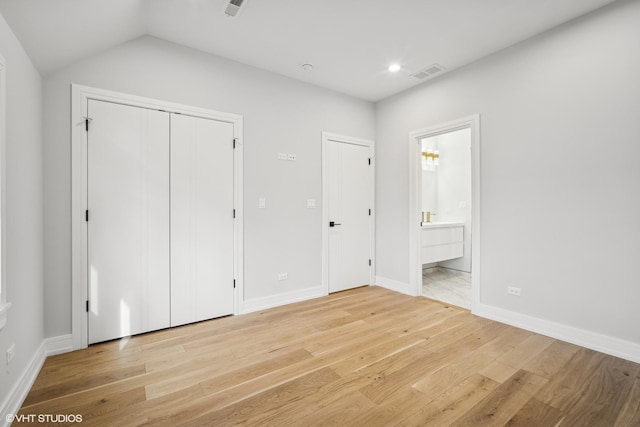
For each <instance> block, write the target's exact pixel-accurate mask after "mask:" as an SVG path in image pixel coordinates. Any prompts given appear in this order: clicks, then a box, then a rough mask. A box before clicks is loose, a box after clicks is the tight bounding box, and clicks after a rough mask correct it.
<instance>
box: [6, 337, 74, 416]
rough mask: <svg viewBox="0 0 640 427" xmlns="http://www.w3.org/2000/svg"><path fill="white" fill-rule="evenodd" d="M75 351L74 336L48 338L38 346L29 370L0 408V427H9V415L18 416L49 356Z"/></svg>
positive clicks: (23, 374) (21, 377) (26, 370)
mask: <svg viewBox="0 0 640 427" xmlns="http://www.w3.org/2000/svg"><path fill="white" fill-rule="evenodd" d="M72 350H73V343H72V336H71V335H61V336H59V337H52V338H46V339H44V340H43V341H42V342H41V343H40V346H38V349H37V350H36V352H35V354H34V355H33V357H32V358H31V362H29V365H28V366H27V369H25V371H24V372H23V373H22V375H21V376H20V379H19V380H18V382H17V383H16V385H15V386H14V387H13V389H11V392H9V395H8V396H7V397H6V399H5V401H4V402H2V406H0V417H1V418H0V426H1V427H4V426H8V425H9V423H8V422H7V415H9V414H14V415H15V414H17V413H18V411H19V410H20V407H21V406H22V403H23V402H24V399H25V398H26V397H27V394H29V390H31V386H32V385H33V383H34V382H35V380H36V378H37V377H38V374H39V373H40V369H41V368H42V365H43V364H44V361H45V359H46V358H47V357H48V356H53V355H54V354H60V353H66V352H69V351H72Z"/></svg>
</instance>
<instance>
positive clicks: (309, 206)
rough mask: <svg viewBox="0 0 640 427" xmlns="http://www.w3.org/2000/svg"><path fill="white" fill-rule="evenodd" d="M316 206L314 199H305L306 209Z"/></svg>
mask: <svg viewBox="0 0 640 427" xmlns="http://www.w3.org/2000/svg"><path fill="white" fill-rule="evenodd" d="M315 208H316V199H307V209H315Z"/></svg>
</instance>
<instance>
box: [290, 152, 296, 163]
mask: <svg viewBox="0 0 640 427" xmlns="http://www.w3.org/2000/svg"><path fill="white" fill-rule="evenodd" d="M296 158H297V156H296V155H295V154H289V157H288V160H289V161H291V162H295V161H296Z"/></svg>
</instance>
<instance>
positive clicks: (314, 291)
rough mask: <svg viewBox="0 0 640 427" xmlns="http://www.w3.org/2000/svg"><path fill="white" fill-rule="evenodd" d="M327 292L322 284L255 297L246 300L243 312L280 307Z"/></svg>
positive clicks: (323, 294)
mask: <svg viewBox="0 0 640 427" xmlns="http://www.w3.org/2000/svg"><path fill="white" fill-rule="evenodd" d="M325 295H326V292H325V291H324V289H323V288H322V287H321V286H320V287H317V288H307V289H301V290H299V291H291V292H285V293H282V294H277V295H269V296H268V297H262V298H254V299H250V300H245V301H244V304H243V310H242V313H243V314H244V313H251V312H254V311H259V310H266V309H268V308H273V307H279V306H281V305H286V304H292V303H294V302H300V301H305V300H308V299H313V298H319V297H321V296H325Z"/></svg>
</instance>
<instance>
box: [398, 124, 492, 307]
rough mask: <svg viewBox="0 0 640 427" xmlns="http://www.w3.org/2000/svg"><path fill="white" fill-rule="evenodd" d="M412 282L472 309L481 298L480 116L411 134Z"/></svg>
mask: <svg viewBox="0 0 640 427" xmlns="http://www.w3.org/2000/svg"><path fill="white" fill-rule="evenodd" d="M410 144H411V146H410V159H411V160H410V164H409V171H410V176H411V179H410V183H411V189H410V190H411V191H410V214H411V218H410V240H411V248H412V250H411V258H410V268H411V285H412V288H413V289H414V290H415V291H414V292H415V294H416V295H422V296H425V297H428V298H431V299H435V300H439V301H442V302H444V303H446V304H452V305H455V306H459V307H463V308H466V309H470V310H472V311H473V309H474V307H476V306H477V305H478V303H479V300H480V268H479V267H480V262H479V259H480V256H479V255H480V253H479V247H480V245H479V240H480V236H479V234H480V233H479V230H480V227H479V223H480V206H479V203H480V200H479V189H480V185H479V184H480V183H479V178H480V171H479V166H480V161H479V160H480V159H479V152H480V150H479V144H480V141H479V116H478V115H474V116H470V117H466V118H462V119H458V120H455V121H451V122H447V123H443V124H441V125H437V126H433V127H430V128H425V129H419V130H416V131H413V132H411V134H410Z"/></svg>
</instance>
